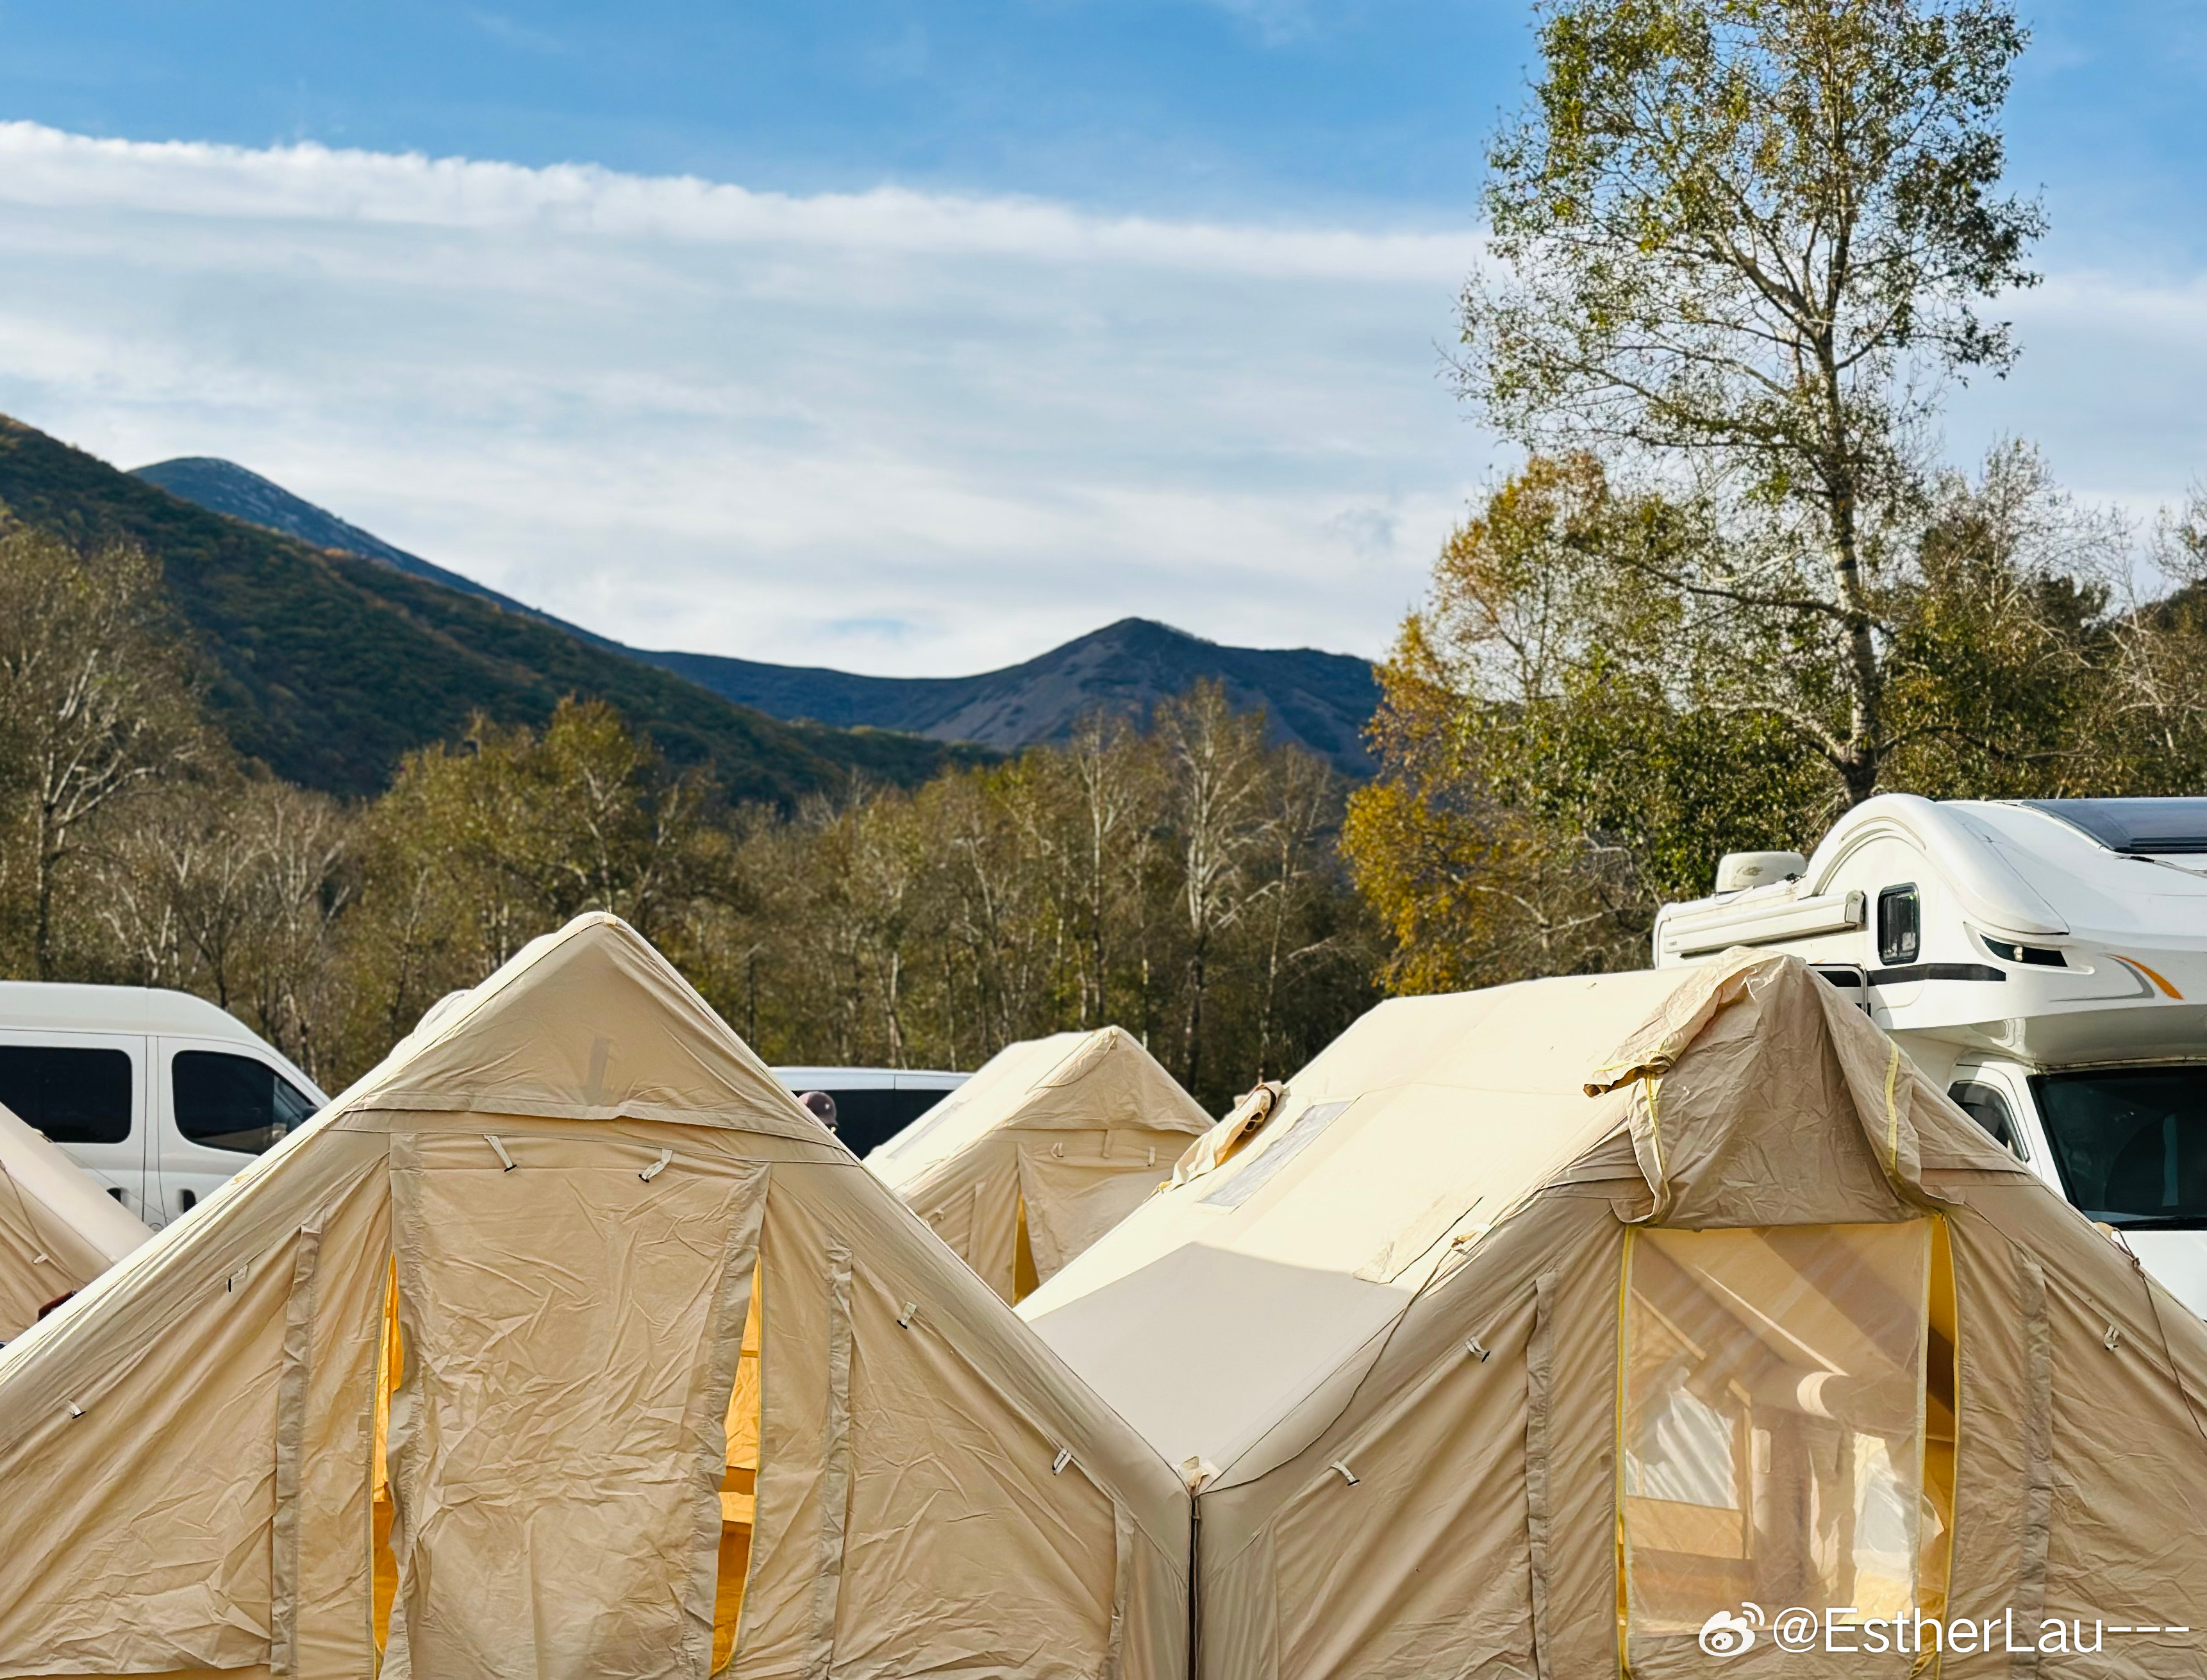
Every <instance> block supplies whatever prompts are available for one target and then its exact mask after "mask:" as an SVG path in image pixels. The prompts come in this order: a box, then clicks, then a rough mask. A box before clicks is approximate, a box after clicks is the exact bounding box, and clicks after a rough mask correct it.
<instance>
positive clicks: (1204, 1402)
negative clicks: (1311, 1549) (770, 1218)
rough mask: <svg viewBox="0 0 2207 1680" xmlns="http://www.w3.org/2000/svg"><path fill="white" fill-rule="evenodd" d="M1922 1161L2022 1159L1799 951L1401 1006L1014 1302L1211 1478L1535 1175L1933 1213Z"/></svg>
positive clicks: (1721, 1211)
mask: <svg viewBox="0 0 2207 1680" xmlns="http://www.w3.org/2000/svg"><path fill="white" fill-rule="evenodd" d="M1659 1093H1660V1095H1659ZM1781 1094H1782V1099H1783V1100H1782V1101H1781V1100H1777V1099H1779V1097H1780V1096H1781ZM1230 1123H1231V1121H1227V1122H1222V1124H1230ZM1927 1164H1931V1165H1937V1166H1941V1167H1952V1166H1960V1167H1964V1168H1967V1169H1972V1170H1979V1171H1989V1172H1991V1173H1994V1174H2006V1175H2013V1174H2016V1173H2019V1172H2023V1171H2025V1170H2026V1169H2020V1168H2019V1167H2018V1166H2017V1163H2016V1162H2015V1161H2014V1159H2013V1157H2011V1156H2009V1155H2008V1154H2007V1152H2006V1151H2003V1150H2001V1148H2000V1147H1999V1146H1998V1145H1995V1143H1993V1141H1992V1140H1991V1139H1989V1138H1987V1137H1986V1136H1985V1135H1984V1134H1983V1132H1982V1131H1981V1130H1980V1129H1979V1128H1977V1127H1975V1126H1974V1125H1972V1124H1971V1121H1969V1120H1968V1119H1967V1117H1966V1116H1965V1115H1962V1114H1961V1113H1960V1112H1959V1110H1958V1109H1954V1107H1953V1104H1952V1103H1948V1102H1947V1100H1946V1098H1945V1097H1944V1096H1943V1095H1942V1094H1941V1092H1940V1091H1938V1090H1937V1088H1936V1087H1935V1086H1933V1085H1931V1084H1930V1083H1929V1081H1928V1080H1926V1079H1924V1078H1923V1075H1922V1074H1921V1073H1918V1072H1917V1070H1916V1069H1915V1068H1914V1067H1913V1066H1912V1065H1911V1064H1909V1063H1908V1062H1907V1061H1906V1059H1905V1057H1903V1056H1902V1055H1901V1054H1900V1051H1899V1049H1898V1047H1897V1046H1895V1045H1894V1043H1893V1041H1892V1040H1891V1039H1890V1038H1889V1037H1887V1036H1886V1035H1885V1034H1884V1033H1882V1032H1881V1031H1879V1030H1878V1029H1877V1028H1876V1027H1875V1026H1874V1025H1871V1024H1870V1022H1869V1019H1867V1018H1866V1017H1864V1016H1863V1014H1862V1013H1861V1012H1860V1011H1858V1010H1857V1009H1855V1008H1854V1007H1852V1006H1851V1005H1850V1004H1848V1003H1847V1002H1845V1001H1844V1000H1843V999H1841V998H1840V997H1839V995H1838V994H1837V993H1836V992H1835V991H1833V989H1832V988H1831V987H1830V986H1828V985H1827V984H1826V983H1825V982H1824V981H1822V980H1821V979H1820V978H1817V976H1816V975H1815V973H1814V972H1812V971H1811V970H1810V969H1809V967H1808V966H1806V965H1804V964H1803V963H1802V962H1801V961H1800V960H1798V959H1797V958H1793V957H1786V956H1778V955H1773V954H1770V953H1767V952H1756V951H1751V950H1734V951H1732V952H1730V953H1728V954H1726V956H1725V957H1724V958H1722V959H1720V960H1718V961H1716V962H1714V963H1711V964H1708V965H1706V966H1701V967H1696V968H1687V969H1666V970H1660V971H1650V972H1637V973H1629V974H1612V975H1602V976H1596V977H1592V978H1569V979H1553V980H1536V981H1530V982H1527V983H1523V984H1522V985H1516V986H1504V987H1498V988H1496V989H1492V990H1490V991H1484V992H1472V993H1464V994H1458V995H1452V996H1443V997H1425V998H1411V999H1403V1000H1399V1001H1393V1002H1389V1003H1385V1004H1382V1005H1381V1006H1380V1007H1378V1008H1377V1009H1374V1010H1373V1011H1372V1012H1371V1013H1369V1014H1367V1015H1366V1016H1365V1017H1364V1019H1362V1020H1361V1021H1359V1022H1358V1023H1357V1024H1356V1025H1355V1026H1354V1027H1352V1028H1350V1030H1349V1031H1348V1032H1346V1033H1345V1034H1343V1036H1342V1037H1341V1038H1339V1039H1338V1040H1337V1041H1336V1042H1335V1043H1333V1044H1332V1045H1331V1046H1329V1047H1328V1048H1327V1049H1326V1050H1325V1052H1324V1053H1323V1054H1321V1055H1319V1057H1318V1059H1317V1060H1316V1061H1313V1062H1312V1063H1311V1065H1310V1066H1309V1067H1307V1068H1305V1069H1304V1070H1303V1071H1302V1072H1301V1073H1297V1074H1296V1075H1295V1077H1294V1078H1293V1079H1290V1080H1289V1082H1288V1085H1287V1089H1286V1095H1285V1097H1284V1099H1283V1101H1282V1102H1281V1103H1279V1105H1278V1107H1277V1110H1276V1111H1275V1113H1274V1114H1273V1115H1271V1118H1270V1119H1269V1120H1268V1121H1266V1122H1265V1125H1264V1126H1263V1127H1262V1128H1261V1129H1260V1130H1259V1131H1258V1132H1257V1133H1255V1134H1254V1136H1253V1138H1251V1139H1249V1140H1248V1141H1247V1143H1246V1144H1245V1145H1243V1146H1242V1147H1241V1149H1240V1150H1239V1151H1237V1152H1235V1153H1233V1154H1229V1155H1227V1156H1226V1157H1225V1158H1224V1160H1223V1162H1222V1163H1220V1164H1218V1165H1217V1166H1215V1167H1212V1168H1211V1169H1209V1170H1207V1171H1205V1172H1202V1173H1200V1174H1199V1175H1197V1176H1194V1177H1193V1178H1190V1179H1188V1180H1187V1181H1186V1182H1184V1183H1181V1184H1179V1185H1176V1186H1175V1187H1174V1188H1173V1189H1172V1190H1170V1191H1169V1192H1168V1193H1164V1194H1162V1195H1158V1196H1156V1197H1154V1198H1152V1199H1151V1200H1150V1201H1149V1202H1147V1203H1146V1204H1145V1205H1143V1206H1142V1207H1141V1208H1140V1209H1139V1210H1137V1211H1135V1213H1134V1214H1133V1215H1132V1216H1131V1217H1128V1218H1127V1220H1126V1221H1125V1222H1124V1223H1121V1225H1120V1226H1119V1227H1118V1228H1117V1229H1115V1230H1114V1231H1112V1232H1111V1233H1110V1234H1109V1235H1107V1236H1106V1237H1104V1238H1103V1240H1102V1241H1099V1242H1098V1243H1097V1244H1096V1245H1095V1247H1092V1248H1091V1249H1090V1250H1089V1251H1088V1252H1087V1253H1086V1254H1084V1255H1082V1256H1081V1257H1080V1258H1079V1259H1076V1260H1075V1261H1074V1262H1073V1263H1072V1264H1069V1265H1068V1266H1067V1267H1066V1268H1065V1269H1064V1270H1062V1271H1061V1272H1060V1273H1059V1274H1058V1275H1057V1276H1056V1277H1055V1278H1053V1279H1051V1280H1050V1282H1048V1283H1046V1284H1045V1285H1044V1287H1043V1288H1040V1289H1038V1291H1036V1292H1035V1293H1034V1294H1032V1295H1030V1296H1029V1297H1027V1299H1026V1300H1024V1301H1023V1302H1021V1303H1020V1308H1019V1311H1020V1313H1021V1315H1022V1316H1023V1317H1025V1318H1026V1319H1027V1320H1028V1321H1029V1322H1030V1323H1032V1324H1033V1325H1034V1326H1035V1328H1036V1329H1037V1330H1039V1331H1040V1332H1041V1333H1042V1336H1043V1339H1044V1341H1046V1342H1050V1345H1051V1346H1052V1347H1054V1348H1056V1349H1057V1351H1058V1352H1059V1354H1061V1355H1062V1356H1063V1357H1064V1359H1065V1360H1066V1361H1067V1363H1068V1364H1069V1365H1071V1366H1073V1367H1074V1369H1075V1370H1076V1371H1079V1372H1082V1373H1083V1374H1084V1375H1085V1376H1086V1377H1087V1378H1088V1379H1089V1380H1090V1381H1091V1382H1092V1384H1094V1385H1095V1386H1096V1387H1097V1389H1098V1391H1099V1392H1100V1393H1102V1395H1103V1397H1104V1398H1105V1399H1106V1400H1107V1401H1109V1402H1110V1403H1111V1404H1112V1405H1114V1406H1115V1407H1116V1408H1118V1409H1119V1410H1120V1412H1121V1414H1122V1415H1123V1416H1125V1417H1126V1418H1127V1421H1129V1422H1130V1423H1132V1424H1133V1426H1135V1427H1136V1428H1137V1429H1138V1430H1139V1431H1141V1432H1142V1433H1143V1434H1145V1436H1147V1437H1148V1438H1149V1439H1150V1441H1151V1444H1153V1445H1155V1446H1156V1447H1157V1449H1158V1450H1159V1451H1160V1452H1162V1453H1163V1455H1164V1456H1165V1457H1166V1458H1167V1460H1168V1461H1169V1462H1173V1463H1175V1464H1180V1465H1182V1466H1186V1464H1187V1461H1188V1460H1189V1459H1190V1458H1191V1457H1193V1458H1199V1459H1202V1460H1205V1461H1207V1462H1209V1463H1210V1464H1211V1466H1213V1467H1215V1468H1216V1469H1217V1471H1218V1472H1219V1473H1220V1474H1221V1475H1222V1477H1223V1478H1224V1481H1222V1482H1221V1483H1220V1484H1219V1485H1222V1486H1223V1485H1225V1482H1229V1481H1231V1480H1236V1479H1241V1478H1246V1477H1247V1476H1250V1475H1254V1474H1260V1473H1261V1471H1262V1470H1263V1469H1264V1468H1266V1465H1267V1464H1268V1463H1269V1462H1271V1460H1272V1455H1274V1454H1276V1453H1277V1452H1279V1451H1281V1450H1292V1446H1291V1444H1289V1439H1288V1438H1289V1437H1291V1436H1293V1435H1295V1432H1297V1431H1298V1430H1299V1429H1301V1427H1302V1425H1301V1423H1299V1422H1290V1421H1289V1420H1290V1419H1291V1417H1295V1416H1299V1415H1301V1414H1299V1413H1298V1408H1312V1409H1313V1410H1314V1411H1315V1410H1322V1409H1323V1405H1322V1403H1321V1402H1323V1401H1324V1399H1325V1396H1327V1395H1330V1394H1331V1392H1332V1386H1331V1385H1332V1384H1333V1382H1334V1380H1335V1379H1336V1378H1337V1377H1341V1376H1343V1373H1351V1372H1355V1371H1357V1370H1360V1369H1361V1368H1362V1362H1361V1360H1360V1359H1359V1354H1360V1350H1361V1351H1364V1352H1371V1351H1375V1350H1376V1348H1378V1346H1379V1343H1380V1342H1382V1341H1383V1340H1384V1333H1385V1332H1386V1331H1387V1330H1389V1328H1390V1326H1391V1325H1392V1324H1394V1323H1395V1321H1396V1320H1397V1318H1399V1317H1400V1316H1401V1315H1402V1313H1403V1311H1404V1309H1405V1308H1406V1307H1407V1306H1408V1305H1409V1302H1410V1300H1412V1299H1413V1298H1414V1297H1415V1295H1416V1294H1417V1292H1418V1291H1419V1290H1420V1288H1422V1287H1423V1286H1424V1285H1425V1283H1426V1282H1427V1281H1428V1280H1429V1279H1431V1278H1432V1277H1433V1276H1435V1275H1436V1273H1438V1271H1439V1270H1440V1269H1441V1268H1442V1267H1443V1266H1444V1264H1448V1263H1449V1261H1450V1256H1451V1255H1456V1256H1462V1257H1466V1258H1468V1257H1469V1256H1470V1255H1471V1254H1474V1253H1477V1252H1478V1245H1479V1244H1480V1242H1481V1241H1482V1240H1483V1239H1484V1238H1485V1237H1486V1234H1487V1233H1488V1232H1489V1231H1490V1230H1492V1229H1493V1228H1495V1227H1496V1226H1497V1225H1498V1224H1499V1223H1502V1222H1503V1221H1504V1220H1505V1219H1508V1218H1510V1217H1511V1216H1512V1215H1513V1214H1514V1213H1516V1212H1517V1211H1520V1210H1522V1209H1523V1208H1524V1207H1525V1206H1526V1205H1528V1202H1529V1200H1530V1199H1531V1198H1532V1197H1533V1196H1534V1193H1535V1192H1537V1191H1541V1190H1543V1189H1545V1188H1546V1187H1549V1186H1551V1185H1555V1184H1558V1182H1559V1181H1563V1180H1566V1179H1578V1180H1585V1181H1589V1182H1592V1181H1600V1182H1602V1183H1604V1184H1606V1185H1607V1186H1609V1187H1610V1188H1609V1189H1608V1190H1606V1191H1594V1192H1593V1193H1597V1194H1600V1193H1609V1194H1612V1196H1622V1197H1624V1199H1626V1200H1627V1201H1629V1202H1630V1204H1631V1205H1632V1206H1633V1208H1634V1209H1635V1211H1633V1212H1632V1213H1631V1214H1630V1216H1629V1217H1634V1218H1643V1217H1653V1218H1655V1219H1657V1220H1660V1221H1663V1222H1666V1223H1680V1224H1684V1225H1689V1226H1721V1225H1763V1224H1817V1223H1851V1222H1857V1221H1865V1220H1867V1221H1878V1220H1886V1219H1893V1218H1903V1217H1913V1212H1914V1211H1921V1210H1923V1209H1924V1208H1927V1207H1929V1206H1933V1205H1936V1203H1937V1198H1936V1197H1935V1196H1933V1195H1930V1194H1929V1193H1927V1192H1926V1191H1925V1188H1924V1186H1923V1178H1922V1170H1923V1167H1924V1166H1925V1165H1927ZM1268 1437H1269V1438H1268ZM1259 1443H1263V1444H1264V1446H1263V1450H1262V1452H1258V1453H1253V1452H1252V1449H1253V1448H1254V1447H1256V1446H1258V1444H1259Z"/></svg>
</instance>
